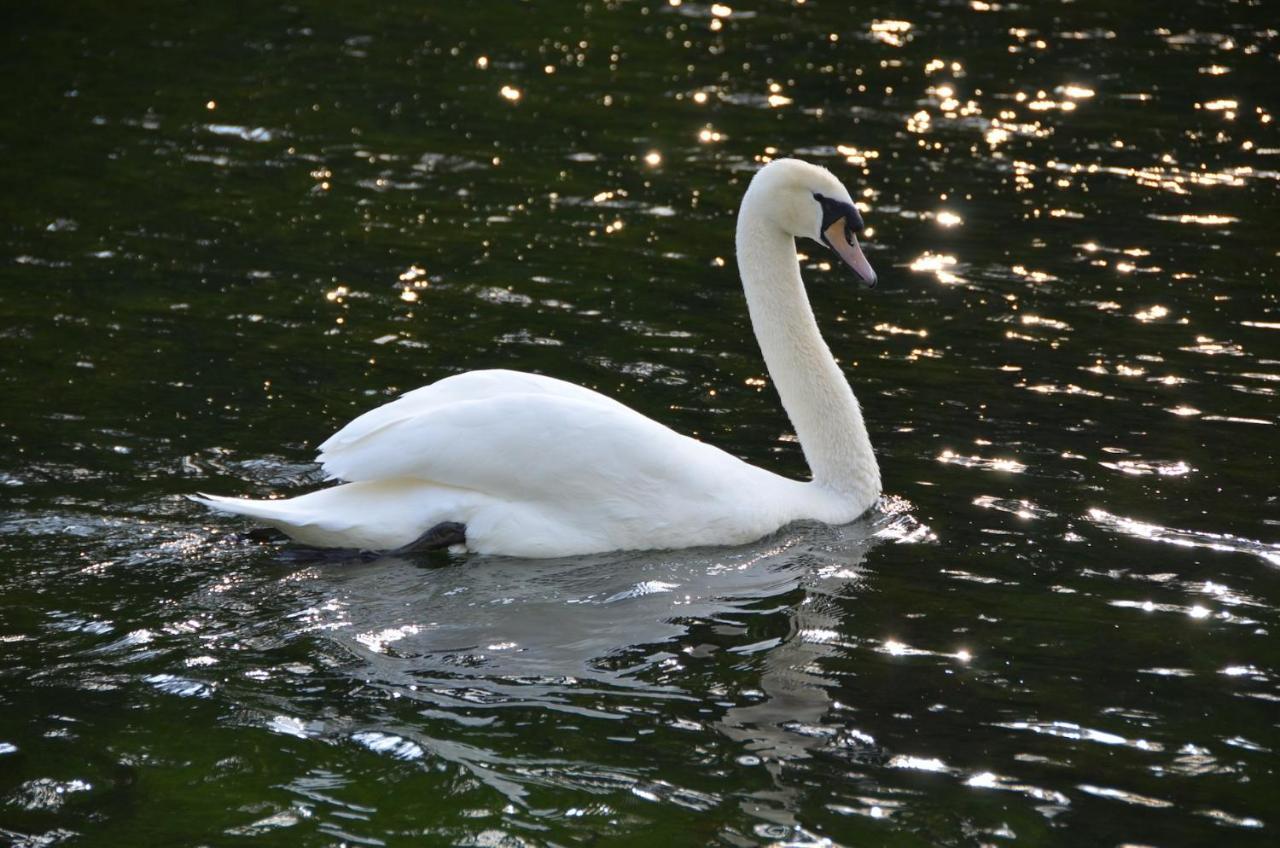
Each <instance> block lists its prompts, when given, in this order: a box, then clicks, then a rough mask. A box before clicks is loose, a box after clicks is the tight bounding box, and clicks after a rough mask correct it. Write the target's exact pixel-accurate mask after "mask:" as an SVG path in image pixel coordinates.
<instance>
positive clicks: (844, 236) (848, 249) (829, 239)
mask: <svg viewBox="0 0 1280 848" xmlns="http://www.w3.org/2000/svg"><path fill="white" fill-rule="evenodd" d="M822 240H823V241H825V242H826V243H827V247H830V248H831V249H832V250H834V251H835V252H836V253H837V254H839V256H840V258H841V259H843V260H844V261H845V264H846V265H848V266H849V267H850V268H852V269H853V273H855V274H857V275H858V277H859V278H860V279H861V280H862V283H863V285H865V286H866V287H867V288H871V287H872V286H874V285H875V284H876V272H875V271H874V270H872V268H871V263H870V262H868V261H867V257H866V256H865V255H863V253H862V248H861V247H859V246H858V237H857V236H855V235H854V234H853V230H852V229H850V228H849V227H847V226H846V225H845V221H844V219H843V218H840V219H839V220H837V221H836V222H835V223H833V224H832V225H831V226H829V227H827V229H826V230H825V231H824V232H823V233H822Z"/></svg>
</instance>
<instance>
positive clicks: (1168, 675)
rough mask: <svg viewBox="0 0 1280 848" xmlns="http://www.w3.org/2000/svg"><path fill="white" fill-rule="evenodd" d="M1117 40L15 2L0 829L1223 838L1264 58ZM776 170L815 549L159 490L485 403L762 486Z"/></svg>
mask: <svg viewBox="0 0 1280 848" xmlns="http://www.w3.org/2000/svg"><path fill="white" fill-rule="evenodd" d="M1166 5H1167V6H1168V7H1167V8H1164V7H1162V8H1160V9H1153V8H1152V7H1148V6H1143V7H1142V8H1140V9H1139V8H1138V7H1137V6H1136V5H1132V4H1125V3H1115V2H1111V3H1099V2H1092V0H1085V1H1084V2H1076V3H1069V4H1058V5H1055V6H1054V7H1053V8H1052V9H1051V10H1050V9H1047V8H1043V7H1042V4H1014V3H1005V2H977V0H975V1H974V2H969V3H952V4H941V5H940V4H937V3H925V2H906V3H903V4H898V5H897V6H894V7H893V8H892V9H890V8H888V7H885V8H874V9H873V8H870V7H867V8H861V7H856V6H855V7H852V8H851V7H849V6H848V5H847V4H845V5H841V4H834V5H833V4H822V3H816V2H800V0H794V2H776V3H769V4H759V3H756V4H743V5H731V4H721V3H715V4H705V3H692V2H679V0H653V2H627V3H603V2H586V3H577V4H567V3H566V4H551V3H540V4H536V6H535V5H534V4H524V5H521V4H515V5H512V4H453V5H452V6H449V5H444V6H441V5H439V4H428V5H423V4H404V3H396V2H391V3H382V4H376V5H371V4H355V5H352V4H336V3H325V2H321V3H311V4H304V5H303V6H278V7H277V6H270V5H259V6H257V7H254V9H252V10H244V9H238V10H237V11H236V13H235V14H234V15H231V14H224V13H222V12H220V11H218V10H217V9H212V8H211V9H206V10H201V11H200V12H198V13H195V12H193V13H192V15H191V16H190V17H188V18H187V19H182V20H179V19H170V18H164V17H160V18H155V19H152V18H148V19H147V21H146V23H145V25H142V24H140V23H139V20H138V19H132V18H129V17H128V16H123V15H120V14H118V13H117V12H116V11H114V10H112V11H110V12H106V11H105V10H104V9H98V8H96V7H95V8H88V7H86V8H75V7H66V8H64V7H63V6H59V5H57V4H54V5H53V6H50V8H48V9H40V10H29V11H26V12H22V13H15V15H13V16H11V17H13V18H14V20H13V21H11V22H10V24H9V25H8V26H7V27H6V41H5V46H6V50H5V51H4V52H3V55H4V61H5V62H7V63H8V65H9V66H10V71H11V73H10V76H11V78H12V79H14V80H15V81H18V82H16V83H15V84H14V85H11V86H7V87H6V88H5V89H4V91H3V92H2V93H0V122H3V130H4V131H3V134H0V138H3V139H4V141H3V152H4V156H3V157H0V175H3V177H4V183H5V185H6V186H7V187H8V191H7V192H6V193H5V200H4V201H3V204H4V211H5V213H6V214H5V221H6V222H7V226H6V227H5V228H4V229H3V230H0V239H3V242H4V246H5V250H4V255H5V256H6V257H7V259H5V260H4V262H3V263H0V274H2V275H3V279H2V280H0V306H2V307H3V310H4V314H5V319H6V320H5V321H4V322H3V326H2V327H0V350H2V351H3V355H2V356H0V380H2V381H3V385H4V389H5V410H6V415H4V416H3V418H2V419H0V490H2V491H3V492H4V496H5V508H4V512H3V514H0V528H2V529H3V536H0V835H3V837H4V838H5V840H6V841H11V842H14V843H15V844H20V845H52V844H62V843H66V844H94V845H136V844H137V843H138V841H139V836H140V834H145V837H144V838H146V839H149V840H152V841H156V842H158V843H163V844H170V843H172V844H183V845H186V844H215V843H219V844H220V843H222V842H225V841H226V840H227V839H234V838H235V837H248V838H249V839H252V840H256V841H267V842H276V841H282V844H290V845H332V844H339V843H345V844H361V845H383V844H391V845H394V844H410V843H413V844H418V843H422V844H459V845H566V844H589V843H591V842H593V841H594V840H597V839H600V838H603V839H604V840H605V841H611V840H612V841H618V840H623V841H626V840H627V839H628V838H629V839H630V840H631V841H634V840H635V839H637V838H643V839H644V840H645V842H646V844H648V843H657V842H663V841H665V842H670V843H673V844H688V845H705V844H722V845H733V846H746V845H763V844H776V845H790V844H800V845H832V844H834V845H849V846H851V845H879V844H888V843H893V844H899V843H900V844H904V845H938V844H962V845H968V844H975V845H976V844H997V845H998V844H1062V845H1085V844H1089V845H1092V844H1104V845H1120V844H1134V845H1171V844H1210V845H1212V844H1230V845H1245V844H1258V845H1263V844H1268V845H1269V844H1272V843H1274V842H1275V841H1276V838H1275V834H1274V831H1275V830H1276V828H1277V826H1278V824H1280V823H1278V822H1277V821H1276V816H1275V814H1274V812H1273V808H1274V799H1275V797H1276V796H1277V793H1280V783H1278V781H1277V778H1276V775H1275V768H1274V758H1275V755H1276V750H1277V747H1278V746H1280V736H1278V735H1277V732H1276V720H1275V717H1276V715H1277V712H1276V710H1277V705H1278V702H1280V687H1278V680H1280V657H1278V656H1277V651H1276V648H1275V647H1274V645H1275V640H1274V632H1275V630H1276V628H1277V626H1278V622H1277V617H1278V616H1277V607H1278V606H1280V590H1277V588H1276V575H1277V569H1280V513H1278V512H1277V508H1278V507H1280V500H1278V498H1280V494H1278V493H1277V487H1276V475H1275V471H1274V469H1275V467H1276V461H1277V451H1276V444H1277V436H1276V425H1277V411H1276V410H1277V407H1276V392H1277V384H1280V310H1278V309H1277V289H1276V286H1275V283H1274V280H1275V279H1276V277H1277V272H1278V271H1280V268H1278V267H1277V266H1278V264H1280V263H1278V261H1277V257H1278V253H1277V243H1276V240H1275V235H1274V234H1275V213H1276V209H1275V206H1276V204H1275V198H1276V194H1277V183H1278V182H1280V168H1278V167H1277V156H1280V138H1277V135H1276V128H1275V121H1274V114H1273V106H1272V105H1271V102H1270V101H1271V99H1273V98H1272V97H1270V95H1271V91H1272V90H1273V89H1274V77H1275V69H1276V62H1277V35H1276V29H1275V21H1274V20H1272V19H1271V18H1270V17H1268V16H1267V15H1266V10H1264V8H1263V7H1262V5H1261V4H1249V3H1234V4H1226V5H1224V4H1219V3H1203V4H1172V5H1169V4H1166ZM1272 17H1273V16H1272ZM786 155H799V156H803V157H805V158H808V159H810V160H812V161H817V162H821V163H823V164H825V165H827V166H828V167H830V168H832V169H833V170H834V171H835V172H836V173H837V174H838V175H839V176H840V177H841V178H842V179H843V180H845V182H846V183H847V184H848V185H849V187H850V190H851V191H852V192H853V195H854V197H855V199H856V200H857V202H858V205H859V208H860V209H861V210H862V212H863V214H864V216H865V217H866V219H867V222H868V224H869V225H870V227H869V231H868V233H867V238H866V239H865V242H866V249H867V250H868V253H869V255H870V258H871V260H872V262H873V264H875V265H876V267H877V269H878V270H879V271H880V279H881V285H880V287H879V289H878V290H877V291H876V292H874V293H863V292H859V291H857V290H856V289H855V287H853V286H851V285H849V281H848V279H847V278H846V276H845V275H843V274H841V273H840V271H839V270H838V268H837V267H835V266H834V265H833V263H832V262H831V261H830V257H829V256H828V255H827V254H826V253H825V252H823V251H822V249H821V248H820V247H818V246H816V245H809V244H803V245H800V246H799V247H800V251H801V254H802V259H801V261H802V264H803V266H804V268H805V274H806V276H807V279H808V281H809V283H810V293H811V297H812V299H813V302H814V308H815V312H816V313H817V314H818V316H819V319H820V321H821V322H822V325H823V328H824V332H825V333H826V334H827V338H828V340H829V342H830V344H831V347H832V349H833V351H834V353H835V354H836V356H837V357H838V358H839V360H840V361H841V363H842V365H843V367H844V368H845V371H846V373H847V374H848V375H849V377H850V379H851V381H852V382H853V384H854V386H855V388H856V390H857V392H858V394H859V396H860V398H861V400H862V402H863V405H864V407H865V409H866V412H867V416H868V424H869V428H870V430H871V433H872V437H873V439H874V440H875V442H876V446H877V450H878V452H879V455H880V457H881V463H882V467H883V469H884V476H885V483H886V489H887V491H888V492H889V495H888V496H887V497H886V498H885V500H884V501H883V503H882V504H881V506H880V508H878V509H877V510H876V511H875V512H874V513H873V514H871V515H869V516H867V517H866V518H864V519H863V520H861V521H859V522H856V523H855V524H853V525H851V526H849V527H844V528H820V527H807V526H806V527H796V528H788V529H786V530H784V531H783V532H781V533H779V534H778V535H777V536H775V537H772V538H769V539H765V540H762V541H760V542H758V543H756V544H753V545H748V546H745V547H742V548H734V549H727V550H695V551H684V552H664V553H645V554H620V555H606V556H596V557H588V558H582V559H573V560H562V561H545V562H520V561H514V560H502V559H491V560H480V559H466V558H452V557H449V556H440V557H438V558H428V559H423V560H414V561H410V560H404V559H391V558H384V559H380V560H372V561H369V560H350V561H306V560H300V559H298V558H297V557H296V555H295V554H294V553H293V552H291V551H290V550H289V549H287V548H282V547H280V546H275V545H259V544H254V543H251V542H248V541H245V540H243V539H241V538H240V537H238V536H237V535H235V533H236V531H239V530H241V529H243V528H241V526H240V525H237V524H235V523H234V522H231V521H224V520H222V519H218V518H213V517H210V516H208V515H206V514H204V513H203V512H201V511H199V510H198V509H196V508H194V507H193V506H192V505H191V504H189V503H187V502H186V501H184V500H182V499H181V498H180V497H179V496H180V495H181V494H183V493H187V492H191V491H195V490H206V491H214V492H222V493H237V494H238V493H254V494H258V495H266V494H268V493H273V492H274V493H284V492H288V491H297V490H300V489H304V488H306V487H308V486H313V485H318V484H319V483H320V480H319V478H318V475H317V473H316V469H315V466H314V465H312V464H311V458H312V453H313V449H314V446H315V445H316V444H317V443H318V442H319V441H320V440H322V439H323V438H324V437H326V436H327V435H328V434H329V433H331V432H332V431H333V429H334V428H335V427H336V426H338V425H340V424H341V423H342V422H344V421H345V420H347V419H349V418H350V417H351V416H353V415H354V414H356V413H358V412H359V411H361V410H364V409H366V408H368V407H370V406H372V405H374V404H377V403H380V402H383V401H385V400H387V399H389V398H390V397H393V396H394V395H396V394H398V393H399V392H402V391H404V390H407V389H410V388H413V387H415V386H417V385H420V384H422V383H424V382H427V381H430V380H434V379H438V378H440V377H443V376H445V375H448V374H450V373H455V372H457V371H460V370H464V369H469V368H477V367H495V366H497V367H516V368H524V369H529V370H534V371H539V372H543V373H547V374H552V375H555V376H558V377H563V378H566V379H569V380H573V381H575V382H578V383H582V384H585V385H589V386H592V387H595V388H598V389H600V390H602V391H605V392H607V393H609V394H611V395H613V396H615V397H618V398H619V399H620V400H623V401H625V402H627V403H629V404H631V405H632V406H634V407H636V408H638V409H640V410H641V411H643V412H645V413H646V414H649V415H652V416H654V417H657V418H659V419H660V420H662V421H664V422H666V423H669V424H671V425H673V426H675V427H677V428H678V429H680V430H682V431H685V432H689V433H693V434H696V435H697V436H699V437H700V438H703V439H707V440H710V441H714V442H715V443H717V444H719V445H722V446H724V447H725V448H727V449H728V450H731V451H733V452H734V453H736V454H738V455H741V456H743V457H744V458H747V459H749V460H751V461H752V462H756V463H759V464H763V465H767V466H769V467H771V468H774V469H776V470H779V471H781V472H784V473H788V474H792V475H797V476H799V475H803V474H804V473H805V471H804V466H803V460H802V456H801V453H800V451H799V446H798V445H797V443H796V441H795V437H794V435H793V434H792V432H791V429H790V426H789V424H788V422H787V421H786V419H785V417H784V416H783V414H782V412H781V410H780V409H779V407H778V403H777V400H776V397H775V395H774V393H773V390H772V386H771V382H770V380H769V379H768V376H767V374H766V373H765V371H764V368H763V364H762V363H761V361H760V357H759V353H758V351H757V350H756V348H755V344H754V341H753V338H752V336H751V332H750V329H749V326H748V323H747V319H746V314H745V309H744V308H743V302H742V298H741V293H740V291H739V288H738V285H737V278H736V269H735V265H734V261H733V255H732V213H733V210H734V209H735V208H736V204H737V202H738V199H739V197H740V195H741V192H742V190H743V188H744V186H745V185H746V181H747V180H748V179H749V177H750V174H751V173H752V172H753V171H754V170H755V169H756V168H757V167H759V165H760V164H761V163H763V162H766V161H769V160H771V159H774V158H777V157H780V156H786Z"/></svg>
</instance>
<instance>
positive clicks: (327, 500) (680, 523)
mask: <svg viewBox="0 0 1280 848" xmlns="http://www.w3.org/2000/svg"><path fill="white" fill-rule="evenodd" d="M862 228H863V225H862V218H861V216H860V215H859V214H858V211H857V210H856V208H855V207H854V205H853V201H852V199H851V198H850V197H849V193H848V192H847V191H846V190H845V188H844V187H843V186H842V185H841V184H840V182H839V181H838V180H837V179H836V178H835V177H834V176H832V175H831V173H830V172H828V171H827V170H826V169H825V168H820V167H817V166H815V165H810V164H808V163H805V162H801V161H799V160H795V159H779V160H777V161H774V162H772V163H770V164H768V165H766V166H765V167H764V168H762V169H761V170H760V171H759V172H758V173H757V174H756V175H755V177H754V178H753V179H752V181H751V184H750V186H749V187H748V188H747V192H746V195H745V197H743V200H742V207H741V209H740V210H739V213H738V227H737V252H738V267H739V270H740V273H741V276H742V286H743V289H744V290H745V292H746V297H747V306H748V308H749V310H750V313H751V322H752V326H753V327H754V328H755V334H756V339H757V340H758V341H759V343H760V349H761V351H762V352H763V354H764V359H765V363H766V364H767V365H768V368H769V374H770V375H771V376H772V378H773V382H774V385H775V386H776V387H777V390H778V394H779V396H780V397H781V399H782V405H783V407H784V408H785V409H786V411H787V415H788V416H789V417H790V418H791V423H792V425H793V426H794V427H795V431H796V436H797V437H798V438H799V441H800V446H801V447H802V448H803V450H804V455H805V458H806V459H807V460H808V462H809V468H810V469H811V471H812V472H813V480H812V481H810V482H807V483H802V482H799V481H796V480H788V479H786V478H784V477H780V476H778V475H777V474H773V473H772V472H769V471H765V470H764V469H761V468H756V467H754V466H752V465H748V464H747V463H745V462H743V461H741V460H739V459H737V458H736V457H733V456H731V455H729V454H727V453H725V452H724V451H722V450H720V449H719V448H716V447H712V446H711V445H708V444H706V443H704V442H699V441H697V440H695V439H691V438H689V437H687V436H682V435H680V434H678V433H676V432H675V431H673V430H671V429H669V428H667V427H665V426H663V425H662V424H659V423H657V422H656V421H653V420H650V419H648V418H646V417H644V416H643V415H641V414H639V413H638V412H635V411H633V410H631V409H628V408H627V407H625V406H623V405H622V404H620V403H618V402H617V401H614V400H611V399H609V398H607V397H605V396H603V395H601V394H599V393H597V392H594V391H591V390H590V389H584V388H582V387H581V386H575V385H573V384H571V383H566V382H563V381H561V380H555V379H552V378H550V377H542V376H539V375H537V374H525V373H521V372H518V371H497V370H495V371H471V372H468V373H464V374H458V375H456V376H453V377H448V378H445V379H443V380H440V381H439V382H436V383H432V384H431V385H429V386H425V387H423V388H420V389H417V390H416V391H412V392H409V393H407V394H405V395H403V396H402V397H400V398H398V399H397V400H395V401H392V402H391V403H388V404H386V405H384V406H380V407H378V408H377V409H374V410H371V411H369V412H366V413H365V414H364V415H361V416H360V417H359V418H357V419H355V420H354V421H352V422H351V423H350V424H348V425H347V426H346V427H343V428H342V429H341V430H340V431H338V433H337V434H335V435H334V436H332V437H331V438H330V439H329V440H328V441H326V442H325V443H324V444H322V445H321V446H320V456H319V460H320V463H321V465H322V466H323V469H324V471H325V473H326V474H327V475H328V476H329V477H330V478H333V479H337V480H342V481H346V482H344V483H342V484H340V485H337V486H333V487H331V488H327V489H322V490H320V491H316V492H312V493H310V494H306V495H302V496H300V497H296V498H290V499H287V500H265V501H258V500H242V499H237V498H224V497H217V496H213V495H201V496H199V497H195V498H193V499H194V500H197V501H199V502H201V503H204V504H206V505H208V506H210V507H212V508H214V509H217V510H221V511H223V512H229V513H235V514H239V515H247V516H251V517H253V518H257V519H260V520H262V521H264V522H265V523H267V524H269V525H271V526H273V527H276V528H278V529H280V530H282V531H284V532H285V533H287V534H288V535H289V536H291V537H293V538H294V539H296V540H298V541H299V542H302V543H304V544H308V545H316V546H320V547H343V548H364V549H372V550H387V549H397V548H408V547H426V548H429V547H442V546H445V545H456V544H465V547H466V549H467V550H471V551H475V552H478V553H484V554H507V555H512V556H521V557H549V556H568V555H574V554H585V553H595V552H601V551H610V550H624V549H646V548H682V547H691V546H695V545H730V544H740V543H745V542H749V541H752V540H754V539H757V538H759V537H761V536H764V535H767V534H768V533H771V532H773V531H774V530H777V529H778V528H780V527H782V526H783V525H785V524H788V523H790V522H792V521H797V520H802V519H807V520H816V521H821V522H824V523H828V524H841V523H845V522H849V521H852V520H853V519H855V518H857V517H858V516H859V515H861V514H862V513H863V512H865V511H866V510H867V509H868V508H869V507H870V506H871V505H872V504H873V503H874V502H875V500H876V498H877V497H878V495H879V493H880V470H879V468H878V466H877V465H876V459H875V455H874V453H873V452H872V449H871V442H870V440H869V439H868V437H867V430H866V427H865V425H864V424H863V420H862V411H861V409H860V408H859V406H858V401H857V399H856V398H854V396H853V391H852V390H851V389H850V388H849V384H848V382H846V381H845V378H844V375H843V374H842V373H841V371H840V368H839V366H837V364H836V362H835V360H834V359H833V358H832V356H831V352H830V350H828V348H827V345H826V343H825V342H824V341H823V340H822V336H821V335H820V334H819V332H818V325H817V323H816V322H815V321H814V317H813V311H812V310H811V309H810V307H809V301H808V298H807V297H806V296H805V291H804V284H803V281H802V280H801V278H800V265H799V261H798V259H797V257H796V249H795V239H796V238H797V237H802V236H803V237H806V238H811V239H814V240H820V241H822V242H823V243H825V244H827V245H828V246H829V247H831V248H832V249H833V250H834V251H835V252H836V253H837V254H838V255H839V256H840V257H841V258H842V259H844V260H845V262H847V263H848V264H849V265H850V266H851V267H852V268H853V270H854V271H855V272H856V273H857V275H858V276H859V277H860V278H861V279H862V280H863V281H864V282H865V283H867V284H868V285H874V284H875V273H874V272H873V271H872V270H871V266H870V265H869V264H868V263H867V260H866V258H865V257H864V256H863V254H862V251H861V249H860V248H859V246H858V242H857V238H856V235H855V233H857V232H860V231H861V230H862Z"/></svg>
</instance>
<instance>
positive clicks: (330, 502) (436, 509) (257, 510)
mask: <svg viewBox="0 0 1280 848" xmlns="http://www.w3.org/2000/svg"><path fill="white" fill-rule="evenodd" d="M187 497H188V498H190V499H191V500H193V501H195V502H196V503H198V504H203V505H204V506H207V507H209V508H210V509H215V510H217V511H218V512H226V513H230V514H232V515H243V516H247V517H249V518H254V519H257V520H258V521H261V522H262V523H263V524H266V525H268V526H270V527H274V528H276V529H277V530H280V531H281V532H283V533H287V534H288V535H289V536H291V537H292V538H294V539H296V540H297V541H299V542H301V543H303V544H304V545H312V546H314V547H318V548H365V549H368V550H376V551H385V550H391V549H393V548H398V547H400V546H402V545H407V544H409V543H410V542H412V541H414V540H415V539H417V538H418V537H419V536H421V535H422V534H423V532H425V531H426V530H427V529H428V528H430V527H433V526H435V525H436V524H439V523H440V522H442V521H456V522H460V523H464V524H465V523H466V522H468V521H469V520H470V516H471V514H472V512H473V509H474V506H475V500H476V497H477V496H476V494H475V493H472V492H465V491H463V490H460V489H450V488H448V487H444V486H438V485H435V484H433V483H427V482H424V481H421V480H379V481H369V482H361V483H343V484H342V485H340V486H330V487H329V488H327V489H320V490H318V491H315V492H309V493H307V494H305V495H299V496H298V497H296V498H280V499H278V500H267V501H256V500H250V499H248V498H224V497H221V496H220V495H206V494H203V493H201V494H198V495H188V496H187Z"/></svg>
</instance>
